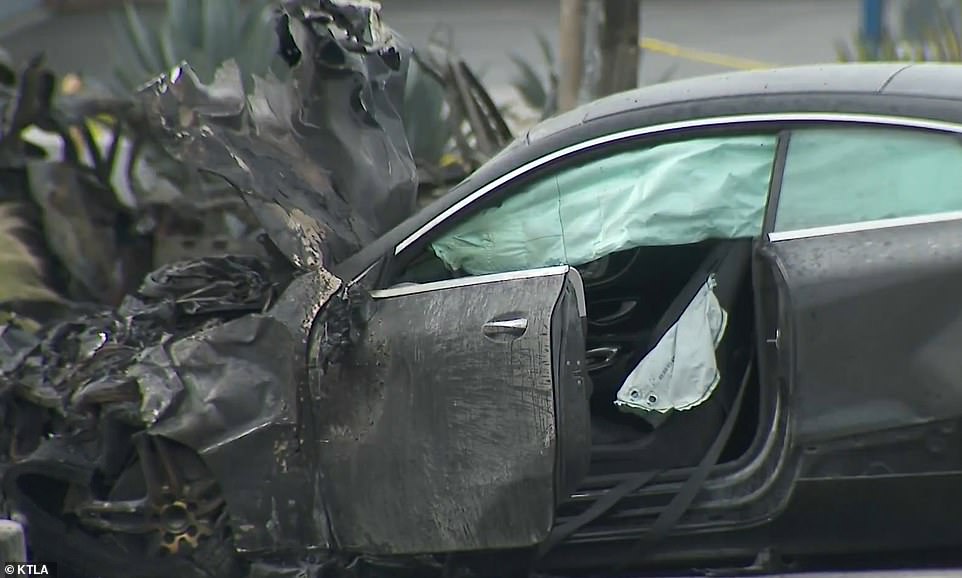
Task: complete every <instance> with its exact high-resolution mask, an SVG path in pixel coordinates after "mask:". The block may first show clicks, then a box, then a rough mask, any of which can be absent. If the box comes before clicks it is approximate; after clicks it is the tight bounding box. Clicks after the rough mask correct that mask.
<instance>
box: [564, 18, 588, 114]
mask: <svg viewBox="0 0 962 578" xmlns="http://www.w3.org/2000/svg"><path fill="white" fill-rule="evenodd" d="M586 2H587V0H561V26H560V35H559V38H558V62H559V65H560V66H561V70H560V74H559V79H558V111H559V112H564V111H566V110H571V109H572V108H574V107H575V106H577V105H578V95H579V93H580V92H581V84H582V81H583V78H584V73H585V11H586Z"/></svg>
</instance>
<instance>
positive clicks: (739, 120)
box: [394, 112, 962, 255]
mask: <svg viewBox="0 0 962 578" xmlns="http://www.w3.org/2000/svg"><path fill="white" fill-rule="evenodd" d="M764 122H836V123H847V124H863V125H877V126H890V127H891V126H894V127H901V128H914V129H922V130H937V131H943V132H953V133H957V134H958V133H962V125H958V124H955V123H951V122H945V121H937V120H927V119H920V118H913V117H905V116H888V115H879V114H858V113H832V112H824V113H823V112H802V113H764V114H743V115H730V116H719V117H709V118H700V119H692V120H684V121H677V122H670V123H664V124H658V125H652V126H646V127H641V128H634V129H629V130H624V131H621V132H617V133H612V134H608V135H603V136H600V137H596V138H593V139H591V140H587V141H584V142H580V143H576V144H573V145H571V146H568V147H565V148H563V149H560V150H557V151H554V152H552V153H549V154H547V155H545V156H543V157H540V158H537V159H535V160H533V161H531V162H529V163H527V164H524V165H522V166H520V167H518V168H516V169H514V170H513V171H511V172H508V173H506V174H504V175H502V176H501V177H499V178H497V179H495V180H493V181H491V182H490V183H488V184H486V185H484V186H483V187H481V188H479V189H478V190H476V191H474V192H473V193H471V194H470V195H468V196H466V197H465V198H463V199H461V200H460V201H458V202H457V203H455V204H454V205H452V206H450V207H448V208H447V209H445V210H444V211H443V212H441V213H440V214H438V215H437V216H435V217H434V218H433V219H431V220H430V221H428V222H427V223H425V224H424V225H423V226H421V227H420V228H419V229H418V230H416V231H415V232H414V233H412V234H411V235H409V236H408V237H407V238H406V239H404V240H403V241H401V242H400V243H398V244H397V246H396V247H395V248H394V254H395V255H398V254H400V253H401V251H403V250H404V249H406V248H407V247H409V246H410V245H411V244H413V243H415V242H417V240H418V239H420V238H421V237H423V236H425V235H427V234H428V233H429V232H430V231H431V230H432V229H434V228H435V227H436V226H438V225H440V224H441V223H443V222H444V221H446V220H447V219H448V218H449V217H451V216H452V215H454V214H455V213H457V212H459V211H460V210H461V209H463V208H464V207H466V206H468V205H470V204H471V203H473V202H475V201H476V200H478V199H480V198H481V197H484V196H486V195H488V194H489V193H491V192H492V191H494V190H496V189H498V188H500V187H502V186H503V185H505V184H507V183H508V182H510V181H512V180H514V179H516V178H518V177H520V176H522V175H524V174H525V173H528V172H530V171H533V170H535V169H537V168H539V167H541V166H543V165H546V164H548V163H550V162H552V161H555V160H558V159H561V158H564V157H566V156H569V155H572V154H575V153H578V152H581V151H584V150H587V149H590V148H593V147H596V146H599V145H604V144H608V143H613V142H617V141H620V140H627V139H632V138H637V137H641V136H648V135H655V134H658V133H667V132H673V131H677V130H685V129H697V128H711V127H718V126H726V125H734V124H751V123H764Z"/></svg>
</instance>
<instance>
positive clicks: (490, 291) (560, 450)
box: [316, 266, 589, 554]
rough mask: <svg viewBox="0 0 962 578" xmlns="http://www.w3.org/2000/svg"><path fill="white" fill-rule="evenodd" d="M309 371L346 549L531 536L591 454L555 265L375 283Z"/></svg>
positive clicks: (578, 347)
mask: <svg viewBox="0 0 962 578" xmlns="http://www.w3.org/2000/svg"><path fill="white" fill-rule="evenodd" d="M372 307H373V313H372V314H371V315H370V317H369V319H368V321H367V323H366V324H365V328H364V330H363V331H364V332H363V334H362V335H361V336H360V339H359V340H358V345H357V347H354V348H352V349H351V351H350V352H349V353H348V355H347V359H345V360H343V361H342V362H340V363H339V364H338V366H337V367H336V368H335V370H333V371H329V372H328V373H327V375H326V376H325V377H324V378H323V379H322V380H321V383H320V384H319V387H320V392H321V393H320V398H321V399H322V402H321V403H320V404H319V405H321V406H322V407H319V408H318V409H317V410H316V411H317V413H318V418H319V419H318V423H319V424H321V425H320V427H321V428H322V431H321V433H320V435H319V441H320V444H319V456H318V460H319V469H320V471H321V476H322V481H321V487H322V491H323V494H324V499H325V503H326V509H327V513H328V516H329V518H330V523H331V527H332V531H333V534H334V537H335V539H336V540H337V542H338V544H339V545H340V546H341V547H342V548H344V549H345V550H348V551H355V552H367V553H378V554H415V553H423V552H449V551H466V550H475V549H493V548H516V547H524V546H529V545H533V544H536V543H538V542H540V541H542V540H543V539H544V538H545V537H546V536H547V534H548V532H549V531H550V529H551V527H552V524H553V522H554V510H555V507H556V504H557V502H558V500H559V499H560V498H561V497H562V496H564V495H565V494H566V492H567V491H568V490H570V487H571V485H572V483H573V482H574V481H576V479H577V478H578V477H580V476H581V475H582V474H583V470H584V469H585V468H586V467H587V458H588V443H589V441H588V435H589V434H588V431H589V428H588V423H587V420H588V418H587V392H586V385H585V380H584V379H583V376H582V369H583V364H584V338H583V329H582V325H583V323H584V313H585V305H584V295H583V288H582V283H581V278H580V275H579V274H578V272H577V271H576V270H574V269H573V268H569V267H567V266H559V267H550V268H542V269H535V270H528V271H518V272H512V273H505V274H494V275H482V276H477V277H467V278H461V279H452V280H447V281H438V282H431V283H406V284H402V285H400V286H396V287H392V288H388V289H384V290H379V291H374V292H373V294H372Z"/></svg>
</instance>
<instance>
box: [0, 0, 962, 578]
mask: <svg viewBox="0 0 962 578" xmlns="http://www.w3.org/2000/svg"><path fill="white" fill-rule="evenodd" d="M320 4H321V6H322V7H323V6H325V5H327V4H328V3H325V2H321V3H320ZM329 8H330V9H328V10H316V11H312V10H305V9H301V10H299V11H297V12H296V13H295V12H288V13H286V14H285V15H284V16H283V17H282V20H281V22H282V25H280V26H279V28H278V29H279V34H280V36H281V46H282V50H283V51H284V54H285V55H287V57H288V58H289V59H290V63H291V65H292V69H293V71H294V75H295V81H294V82H292V83H287V84H279V83H276V82H272V81H271V80H270V79H259V80H258V82H255V87H254V90H253V92H252V93H251V94H248V95H245V94H244V89H243V87H242V84H243V83H242V82H241V79H240V78H239V76H237V75H236V73H235V72H236V71H232V70H231V69H230V67H227V68H225V69H224V70H223V71H222V73H221V74H220V75H219V78H218V80H217V81H215V83H214V84H213V85H211V86H205V85H203V84H201V83H200V82H199V81H198V80H197V78H196V77H195V76H193V75H192V73H191V71H190V69H189V67H183V68H181V69H178V70H175V71H172V72H171V73H170V74H169V75H166V76H165V77H163V78H161V79H160V80H158V81H157V83H155V84H154V85H153V86H152V87H151V88H150V90H149V91H148V93H147V95H146V96H145V98H146V100H147V102H148V105H149V106H150V107H151V110H152V111H153V113H154V114H155V117H156V118H157V119H159V122H160V123H161V124H162V125H163V126H162V128H163V130H164V131H165V132H166V134H167V135H168V136H169V137H170V139H171V147H172V149H176V150H177V151H179V154H180V155H181V156H182V157H183V158H190V159H193V160H194V161H195V162H197V163H198V164H199V165H201V166H204V167H206V169H207V170H209V171H211V172H214V173H217V174H218V175H220V176H221V177H223V178H225V179H227V180H228V181H229V182H230V183H231V184H232V185H233V186H234V187H236V189H237V190H238V191H239V192H240V194H241V196H242V197H243V198H244V200H245V202H246V203H247V204H248V206H249V207H250V208H251V210H252V212H254V213H255V214H256V215H257V216H258V218H259V219H260V221H261V223H262V224H263V226H264V229H265V230H266V231H267V232H268V234H269V235H270V239H271V242H272V246H271V249H272V251H273V254H274V255H275V256H276V260H277V261H278V262H283V266H272V267H268V266H265V264H264V262H263V261H262V260H259V259H254V258H250V257H246V256H242V255H225V256H221V257H209V258H205V259H200V260H194V261H189V262H181V263H176V264H172V265H169V266H166V267H163V268H161V269H159V270H157V271H155V272H154V273H152V274H150V275H149V276H148V277H147V278H146V279H145V280H144V282H143V283H142V285H141V286H140V287H139V288H138V289H137V290H136V291H135V292H133V293H132V294H130V295H128V296H127V298H125V300H124V302H123V303H122V305H121V306H120V307H119V308H115V309H110V310H103V311H95V312H91V313H89V314H87V315H86V316H85V317H83V318H81V319H78V320H75V321H68V322H63V323H59V324H56V325H54V326H52V327H48V328H47V329H45V330H44V332H42V333H41V334H40V335H39V336H36V337H32V336H30V335H27V334H24V333H19V332H17V330H16V328H14V327H8V328H7V329H6V330H5V334H4V336H3V337H4V339H3V340H2V343H3V347H4V348H5V349H4V353H3V358H2V364H3V365H2V370H3V372H2V375H3V381H2V382H0V383H2V387H3V390H2V392H3V395H4V405H3V408H4V409H3V411H4V414H3V416H2V419H3V425H4V427H3V435H4V438H3V444H4V447H5V448H6V449H5V450H4V451H5V452H6V455H5V460H6V461H5V463H4V465H3V470H2V474H3V492H4V495H5V499H6V501H7V502H8V503H9V507H10V509H11V510H12V511H13V512H14V513H15V514H16V515H18V516H19V517H20V519H22V520H24V522H25V524H26V526H27V529H28V536H29V540H30V542H31V546H32V551H33V554H34V555H35V556H36V557H37V558H38V559H41V560H44V561H59V562H61V564H63V566H64V567H69V568H70V569H71V570H72V571H74V572H76V573H77V574H78V575H81V576H174V575H179V576H185V577H186V576H217V577H220V576H223V577H228V576H257V577H260V576H265V577H266V576H424V575H438V576H440V575H469V576H470V575H474V576H507V575H521V576H524V575H530V574H532V573H541V574H550V575H587V574H592V575H598V574H609V575H611V574H615V573H618V572H627V571H629V570H630V571H631V572H633V573H634V574H635V575H638V574H641V573H643V572H646V571H650V572H661V573H664V572H666V571H670V570H679V571H688V572H691V571H693V570H697V569H701V570H703V571H706V572H714V573H724V572H732V573H738V572H744V571H753V570H754V571H767V570H774V569H779V568H786V567H787V568H794V567H798V568H803V567H806V566H809V565H816V564H822V563H825V560H832V559H833V558H832V557H833V556H834V555H836V554H846V555H853V554H856V555H857V554H863V555H865V556H867V557H868V559H871V560H873V561H878V560H880V559H881V553H883V552H886V553H887V552H897V553H900V554H903V555H910V554H912V553H913V552H922V551H924V552H926V553H927V554H926V555H932V553H933V552H937V551H941V552H945V553H948V554H951V553H953V552H956V551H957V550H958V546H959V544H960V542H962V536H960V535H959V530H958V529H957V528H958V520H959V519H962V500H959V497H960V490H959V487H960V481H962V442H960V437H959V435H958V429H959V427H960V425H962V424H960V423H959V422H960V419H962V418H960V416H962V397H960V395H959V392H960V391H962V384H960V375H962V366H960V362H959V361H958V360H959V359H960V356H959V355H958V354H957V352H956V349H957V344H958V341H957V340H959V339H960V338H962V333H960V332H962V325H960V324H959V321H958V319H959V307H958V305H957V303H956V302H957V299H956V291H959V290H962V275H960V274H959V271H962V251H960V250H959V243H958V240H957V238H958V230H957V229H958V226H959V220H960V219H962V195H959V194H958V191H959V187H960V183H962V172H960V171H962V162H960V161H962V141H960V139H959V135H960V133H962V100H959V98H958V95H957V94H955V93H954V92H952V91H951V90H950V88H951V87H952V86H954V85H955V84H956V83H955V82H953V80H957V81H962V67H957V66H952V65H914V66H905V65H837V66H825V67H809V68H797V69H782V70H773V71H764V72H752V73H740V74H733V75H728V76H719V77H707V78H702V79H696V80H689V81H681V82H676V83H669V84H664V85H660V86H656V87H652V88H646V89H640V90H638V91H633V92H629V93H624V94H620V95H616V96H613V97H609V98H607V99H604V100H601V101H597V102H595V103H592V104H590V105H587V106H585V107H582V108H579V109H576V110H574V111H572V112H569V113H566V114H564V115H562V116H559V117H557V118H554V119H551V120H548V121H546V122H545V123H542V124H541V125H538V126H537V127H535V128H533V129H531V130H529V131H528V132H526V133H525V134H524V135H523V136H522V137H520V138H519V139H517V140H516V141H515V142H514V143H513V144H511V145H510V146H509V147H508V148H506V149H505V150H504V151H502V152H501V153H500V154H498V155H497V156H496V157H495V158H494V159H492V160H491V161H490V162H488V163H486V164H485V165H484V166H483V167H482V168H481V169H480V170H478V171H476V172H475V173H474V174H472V175H471V176H470V177H469V178H467V179H466V180H465V181H463V182H462V183H460V184H459V185H457V186H456V187H454V189H453V190H452V191H451V192H450V193H448V194H447V195H446V196H444V197H443V198H441V199H439V200H438V201H436V202H435V203H433V204H432V205H430V206H429V207H427V208H426V209H423V210H421V211H419V212H417V213H416V214H414V216H412V217H410V218H408V219H406V220H404V221H403V222H401V223H400V224H396V223H394V222H391V221H390V219H386V220H385V219H383V215H387V214H398V212H399V211H400V212H403V211H404V210H410V209H413V202H414V201H413V198H414V197H413V195H414V188H415V185H416V183H415V180H416V179H415V173H416V171H415V169H414V164H413V162H412V161H411V159H410V155H409V154H407V149H406V145H405V143H404V139H403V133H402V132H401V130H400V128H401V121H400V118H399V117H398V116H397V114H396V110H397V109H396V108H395V107H394V105H393V103H395V102H396V98H397V92H396V90H395V89H396V88H397V87H396V85H395V84H392V83H393V79H395V78H396V77H395V75H401V74H402V71H403V67H404V66H405V64H404V63H405V62H406V58H405V50H406V49H405V48H404V47H403V45H402V44H400V43H399V42H398V41H396V40H394V39H390V38H387V39H386V38H385V37H381V36H380V33H381V32H383V30H382V28H381V27H380V26H379V25H378V24H377V23H376V21H375V16H376V14H375V12H373V11H364V10H360V9H358V10H357V11H344V10H342V9H334V8H331V7H330V6H329ZM332 24H333V25H332ZM332 30H335V31H336V32H337V33H336V34H335V33H332V32H331V31H332ZM345 47H347V48H345ZM305 63H306V64H309V66H308V65H306V64H305ZM318 71H323V74H325V75H328V76H327V77H326V78H327V81H325V82H323V83H322V82H321V80H322V76H321V75H320V73H318ZM400 77H401V76H397V78H400ZM330 78H338V79H340V80H343V82H329V80H330ZM338 91H340V92H338ZM313 99H321V100H325V102H328V103H335V105H336V104H343V105H344V106H345V107H346V110H344V111H343V114H337V115H333V114H331V115H325V116H317V117H311V116H310V115H309V114H306V112H305V111H309V110H312V107H311V106H309V105H308V102H309V101H312V100H313ZM313 110H317V109H316V108H313ZM332 118H337V119H340V120H339V121H338V122H336V123H332V122H331V121H330V119H332ZM344 119H348V120H344ZM338 123H341V124H338ZM361 159H366V161H365V162H363V163H362V162H361ZM365 163H366V164H365ZM956 172H960V173H959V174H956ZM352 199H353V200H352ZM358 199H361V200H360V201H358ZM365 200H367V201H365ZM365 202H367V204H365ZM392 203H396V204H398V206H400V207H401V209H399V210H398V211H393V212H392V211H387V210H383V207H384V206H386V205H390V204H392ZM357 207H362V208H364V209H366V210H360V209H357ZM404 207H407V209H405V208H404ZM212 279H213V280H215V282H214V283H213V284H212V283H211V282H210V280H212ZM956 283H959V285H956ZM909 495H911V496H912V498H911V500H909V499H903V498H902V497H903V496H909Z"/></svg>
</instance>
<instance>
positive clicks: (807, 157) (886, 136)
mask: <svg viewBox="0 0 962 578" xmlns="http://www.w3.org/2000/svg"><path fill="white" fill-rule="evenodd" d="M950 211H962V143H960V140H959V138H958V137H957V136H956V135H953V134H947V133H938V132H929V131H923V130H915V129H889V128H858V127H852V128H831V129H811V130H799V131H795V132H793V133H792V136H791V140H790V141H789V146H788V155H787V157H786V162H785V172H784V176H783V180H782V188H781V194H780V195H779V199H778V208H777V210H776V214H775V226H774V230H775V231H796V230H799V229H809V228H815V227H826V226H832V225H844V224H851V223H861V222H865V221H876V220H884V219H893V218H899V217H917V216H923V215H933V214H937V213H944V212H950Z"/></svg>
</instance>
